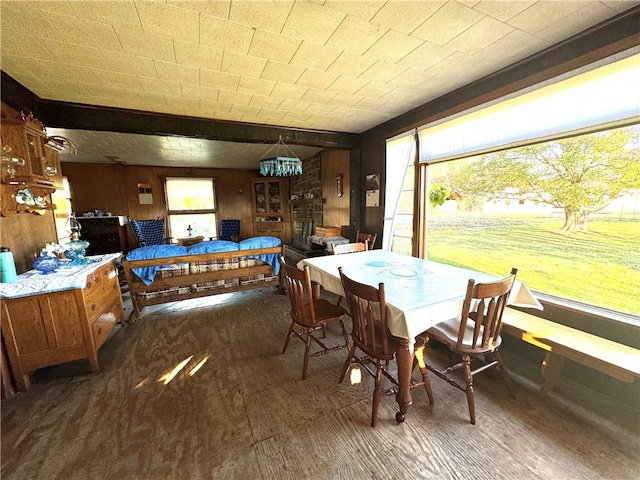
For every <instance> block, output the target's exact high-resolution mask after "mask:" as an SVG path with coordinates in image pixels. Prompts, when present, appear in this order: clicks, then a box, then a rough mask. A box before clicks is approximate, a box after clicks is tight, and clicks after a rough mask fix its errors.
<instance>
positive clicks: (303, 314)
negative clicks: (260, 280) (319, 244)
mask: <svg viewBox="0 0 640 480" xmlns="http://www.w3.org/2000/svg"><path fill="white" fill-rule="evenodd" d="M280 264H281V265H282V269H283V271H284V278H285V285H286V288H287V292H288V293H289V300H290V301H291V312H290V313H291V325H290V326H289V330H288V331H287V337H286V338H285V341H284V346H283V348H282V353H283V354H284V353H285V352H286V351H287V347H288V346H289V340H290V339H291V337H297V338H299V339H300V340H302V342H303V343H304V344H305V350H304V361H303V367H302V380H304V379H306V378H307V370H308V366H309V358H313V357H318V356H320V355H325V354H327V353H330V352H334V351H337V350H340V349H342V348H345V347H346V348H347V349H349V348H350V347H351V344H350V342H349V334H348V332H347V329H346V328H345V325H344V320H343V317H344V314H345V311H344V309H343V308H341V307H339V306H338V305H333V304H332V303H331V302H329V301H328V300H326V299H324V298H320V285H319V284H318V283H316V282H311V279H310V278H309V267H308V266H305V267H304V269H303V270H300V269H299V268H297V267H295V266H291V265H287V264H286V263H285V259H284V257H280ZM333 322H337V323H338V324H339V325H340V328H341V330H342V337H343V339H344V344H340V345H336V346H334V347H328V346H327V345H326V344H325V343H324V342H323V341H322V340H320V339H319V338H318V337H316V336H315V335H314V334H315V333H316V331H318V330H322V333H323V334H324V335H323V336H325V337H326V325H327V324H329V323H333ZM311 342H314V343H315V344H316V345H318V346H319V347H320V349H319V350H317V351H315V352H314V353H311Z"/></svg>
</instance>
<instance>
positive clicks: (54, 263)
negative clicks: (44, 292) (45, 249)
mask: <svg viewBox="0 0 640 480" xmlns="http://www.w3.org/2000/svg"><path fill="white" fill-rule="evenodd" d="M59 266H60V260H59V259H58V257H51V256H49V255H46V254H45V255H40V256H39V257H37V258H35V259H34V260H33V268H34V269H35V270H38V271H39V272H41V273H44V274H48V273H53V272H55V271H56V269H57V268H58V267H59Z"/></svg>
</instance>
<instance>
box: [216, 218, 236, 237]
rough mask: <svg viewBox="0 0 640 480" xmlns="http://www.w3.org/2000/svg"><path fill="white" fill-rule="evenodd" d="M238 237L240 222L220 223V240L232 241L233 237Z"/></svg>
mask: <svg viewBox="0 0 640 480" xmlns="http://www.w3.org/2000/svg"><path fill="white" fill-rule="evenodd" d="M238 235H240V220H230V219H226V220H221V221H220V240H227V241H233V237H237V236H238Z"/></svg>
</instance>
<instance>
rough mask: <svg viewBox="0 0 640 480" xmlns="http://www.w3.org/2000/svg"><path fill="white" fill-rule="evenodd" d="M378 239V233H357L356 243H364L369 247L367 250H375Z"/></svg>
mask: <svg viewBox="0 0 640 480" xmlns="http://www.w3.org/2000/svg"><path fill="white" fill-rule="evenodd" d="M376 238H378V234H377V233H364V232H360V231H358V232H357V233H356V242H362V243H364V244H365V245H366V246H367V250H373V247H374V246H375V244H376Z"/></svg>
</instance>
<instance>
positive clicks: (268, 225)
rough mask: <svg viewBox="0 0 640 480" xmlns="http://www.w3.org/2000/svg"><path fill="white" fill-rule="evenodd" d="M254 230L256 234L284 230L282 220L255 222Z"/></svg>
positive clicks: (277, 233) (275, 232)
mask: <svg viewBox="0 0 640 480" xmlns="http://www.w3.org/2000/svg"><path fill="white" fill-rule="evenodd" d="M254 231H255V233H256V234H276V236H277V235H279V234H281V233H282V232H283V231H284V224H283V223H282V222H255V223H254Z"/></svg>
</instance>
